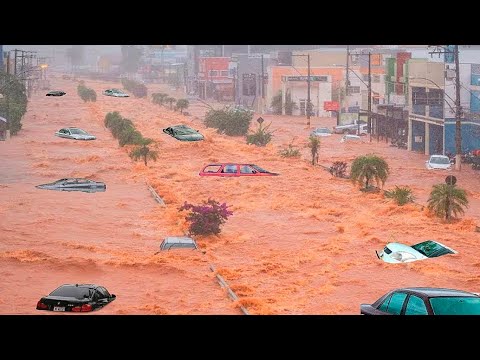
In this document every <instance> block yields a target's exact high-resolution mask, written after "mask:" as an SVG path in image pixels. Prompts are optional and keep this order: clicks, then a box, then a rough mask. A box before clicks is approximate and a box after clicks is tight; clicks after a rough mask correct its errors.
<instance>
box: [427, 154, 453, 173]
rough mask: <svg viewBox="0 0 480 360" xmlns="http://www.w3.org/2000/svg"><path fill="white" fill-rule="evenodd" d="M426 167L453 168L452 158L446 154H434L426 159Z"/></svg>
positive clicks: (437, 168) (429, 168)
mask: <svg viewBox="0 0 480 360" xmlns="http://www.w3.org/2000/svg"><path fill="white" fill-rule="evenodd" d="M425 167H426V168H427V169H428V170H432V169H433V170H451V168H452V163H451V162H450V158H449V157H448V156H445V155H432V156H430V159H428V160H427V161H425Z"/></svg>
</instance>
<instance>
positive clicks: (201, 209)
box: [179, 199, 233, 235]
mask: <svg viewBox="0 0 480 360" xmlns="http://www.w3.org/2000/svg"><path fill="white" fill-rule="evenodd" d="M227 207H228V206H227V204H226V203H223V204H220V203H219V202H218V201H215V200H212V199H208V200H207V201H203V204H202V205H193V204H189V203H187V202H186V201H185V203H184V204H183V205H182V206H181V207H180V209H179V211H183V210H190V213H189V214H188V215H187V216H186V217H185V220H186V221H187V222H189V223H190V226H189V229H188V230H189V232H190V234H191V235H211V234H219V233H220V231H221V230H220V226H221V225H222V224H223V223H225V221H226V220H227V218H228V217H229V216H230V215H233V211H229V210H228V209H227Z"/></svg>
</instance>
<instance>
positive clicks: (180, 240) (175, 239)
mask: <svg viewBox="0 0 480 360" xmlns="http://www.w3.org/2000/svg"><path fill="white" fill-rule="evenodd" d="M163 243H165V244H194V243H195V240H193V239H192V238H189V237H187V236H168V237H166V238H165V240H163Z"/></svg>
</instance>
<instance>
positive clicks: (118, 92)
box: [103, 89, 129, 97]
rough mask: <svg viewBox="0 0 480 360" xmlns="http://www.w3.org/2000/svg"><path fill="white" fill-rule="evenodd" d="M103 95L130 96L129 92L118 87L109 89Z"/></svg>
mask: <svg viewBox="0 0 480 360" xmlns="http://www.w3.org/2000/svg"><path fill="white" fill-rule="evenodd" d="M103 95H107V96H114V97H129V95H128V94H126V93H124V92H123V91H121V90H118V89H107V90H105V91H104V92H103Z"/></svg>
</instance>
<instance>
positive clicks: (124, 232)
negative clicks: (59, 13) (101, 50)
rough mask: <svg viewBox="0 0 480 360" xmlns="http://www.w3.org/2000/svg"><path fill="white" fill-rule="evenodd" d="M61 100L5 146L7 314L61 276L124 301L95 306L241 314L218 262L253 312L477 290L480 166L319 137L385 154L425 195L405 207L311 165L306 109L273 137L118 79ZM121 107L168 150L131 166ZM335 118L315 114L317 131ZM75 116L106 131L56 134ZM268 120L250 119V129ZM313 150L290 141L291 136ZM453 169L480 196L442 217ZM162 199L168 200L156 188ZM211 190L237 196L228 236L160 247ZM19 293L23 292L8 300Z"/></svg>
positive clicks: (33, 105) (32, 116)
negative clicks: (393, 260)
mask: <svg viewBox="0 0 480 360" xmlns="http://www.w3.org/2000/svg"><path fill="white" fill-rule="evenodd" d="M52 83H54V84H56V85H57V87H58V89H61V90H64V91H66V92H67V95H66V96H63V97H45V94H44V93H41V92H39V93H38V94H35V95H34V96H33V97H32V99H31V102H30V105H29V110H28V113H27V115H26V116H25V119H24V121H23V124H24V125H23V130H22V131H21V132H20V134H19V135H18V136H16V137H13V138H12V140H10V141H7V142H0V154H1V158H2V169H1V171H0V237H1V241H0V276H1V278H2V286H1V287H0V295H1V296H0V313H2V314H39V313H41V314H45V312H41V311H37V310H35V305H36V302H37V301H38V300H39V298H40V297H41V296H42V295H46V294H48V293H49V292H50V291H52V290H53V289H54V288H56V287H57V286H58V285H61V284H63V283H77V282H85V283H98V284H101V285H104V286H105V287H106V288H107V289H109V290H110V291H111V292H112V293H114V294H116V295H117V299H116V300H115V301H114V302H112V303H111V304H110V305H108V306H106V307H105V308H104V309H102V310H100V311H99V312H97V313H98V314H240V310H239V306H238V305H239V304H238V303H234V302H232V301H231V300H230V299H229V298H228V295H227V293H226V292H225V290H223V289H222V288H221V287H220V286H219V285H218V283H217V282H216V280H215V276H214V273H213V272H212V271H211V270H210V265H213V266H214V267H215V268H216V271H217V272H218V273H219V274H221V275H222V276H223V277H224V278H225V279H226V281H227V282H228V283H229V285H230V286H231V288H232V289H233V290H234V291H235V292H236V294H237V295H238V296H239V297H240V300H239V302H240V303H241V304H242V305H243V306H245V307H246V308H247V309H248V310H249V312H250V313H252V314H358V313H359V308H360V304H361V303H371V302H373V301H375V300H376V299H378V298H379V297H380V296H381V295H383V294H384V293H385V292H387V291H389V290H391V289H394V288H397V287H404V286H434V287H450V288H456V289H462V290H467V291H472V292H477V291H479V290H480V278H479V277H478V271H479V270H480V261H479V260H478V256H477V253H476V246H477V243H478V242H479V241H480V233H478V232H475V227H476V225H480V221H479V214H480V211H479V210H480V190H479V187H478V184H479V180H480V172H479V171H477V172H475V171H474V170H472V169H470V168H469V167H467V166H465V165H464V166H463V169H462V172H461V173H457V172H455V171H451V172H448V173H447V172H443V171H428V170H426V169H425V165H424V163H425V160H426V159H427V158H428V157H427V156H426V155H422V154H417V153H413V152H408V151H407V150H403V149H398V148H395V147H390V146H389V144H386V143H385V142H382V141H378V142H377V140H376V139H372V141H371V142H369V141H368V140H369V138H368V136H367V137H365V139H364V140H365V142H362V143H340V138H341V136H340V135H332V136H330V137H327V138H322V139H321V149H320V156H319V158H320V164H322V165H324V166H330V165H331V164H332V163H333V162H334V161H337V160H341V161H346V162H347V163H351V161H352V160H353V159H354V158H355V157H356V156H358V155H362V154H367V153H375V154H378V155H381V156H383V157H384V158H385V159H386V160H387V162H388V163H389V165H390V167H391V175H390V177H389V179H388V180H387V182H386V184H385V189H391V188H394V186H395V185H399V186H401V185H408V186H410V187H411V188H412V189H413V192H414V195H415V196H416V202H417V204H410V205H406V206H403V207H398V206H396V205H395V204H394V203H392V201H391V200H387V199H384V198H383V196H382V195H379V194H364V193H363V192H360V191H359V190H358V188H357V187H356V186H354V185H353V184H352V183H351V182H350V181H349V180H345V179H337V178H333V177H332V176H331V175H330V174H329V173H328V172H327V171H325V170H324V169H323V168H322V167H320V166H315V167H314V166H312V165H311V164H310V163H309V160H310V159H309V149H307V148H305V145H306V140H307V137H308V134H309V131H310V130H309V129H308V128H307V127H306V125H305V124H306V119H304V118H299V117H288V116H273V115H265V116H262V117H263V118H264V119H265V120H266V121H265V124H268V123H270V122H271V123H272V125H271V129H274V130H275V132H274V138H273V141H272V143H271V144H269V145H267V146H266V147H264V148H258V147H255V146H253V145H247V144H245V140H244V139H243V138H242V137H228V136H223V135H218V134H216V133H215V131H214V130H213V129H206V128H205V127H204V126H203V124H202V123H201V120H200V118H201V116H202V113H203V112H204V110H205V109H204V108H202V107H200V106H197V107H195V106H192V109H189V110H187V111H189V112H190V113H192V116H184V115H181V114H180V113H178V112H173V111H171V110H169V109H167V108H165V107H161V106H159V105H154V104H152V103H151V102H149V101H148V100H146V99H136V98H134V97H130V98H113V97H106V96H103V95H102V94H101V92H102V91H103V90H105V89H106V88H111V87H120V85H118V84H112V83H101V82H95V81H91V80H88V79H87V80H85V84H86V86H88V87H92V88H94V89H95V90H96V92H97V102H95V103H86V104H85V103H83V101H82V100H81V99H80V98H79V97H78V95H77V94H76V86H77V83H76V82H74V81H72V80H61V79H58V78H57V79H55V80H54V81H52ZM109 111H119V112H120V113H121V115H122V116H124V117H126V118H129V119H131V120H132V121H133V122H134V123H135V125H136V127H137V129H138V130H139V131H140V132H141V133H142V134H143V135H144V136H145V137H150V138H153V139H154V140H155V141H156V143H157V145H158V149H157V150H158V152H159V159H158V161H157V162H151V163H150V162H149V164H148V167H145V166H144V164H143V162H141V161H140V162H133V161H132V160H130V158H129V157H128V154H127V148H120V147H119V146H118V143H117V141H116V140H115V139H113V137H112V136H111V134H110V132H109V130H108V129H106V128H105V127H104V126H103V120H104V117H105V115H106V113H107V112H109ZM181 123H183V124H186V125H189V126H192V127H194V128H195V129H198V130H200V131H201V132H202V133H203V134H204V135H205V141H200V142H180V141H177V140H175V139H174V138H172V137H170V136H168V135H166V134H164V133H163V132H162V129H163V128H165V127H167V126H171V125H177V124H181ZM334 123H335V120H334V119H329V118H312V124H311V125H312V128H313V127H316V126H329V127H331V126H333V125H334ZM64 126H78V127H81V128H83V129H85V130H87V131H89V132H91V133H93V134H94V135H96V136H97V140H95V141H89V142H78V141H73V140H67V139H61V138H57V137H55V136H54V135H53V134H54V132H55V131H56V130H58V129H59V128H61V127H64ZM255 126H256V123H254V124H253V127H255ZM292 142H293V144H295V145H297V146H299V147H300V149H301V150H302V158H301V159H285V158H282V157H280V156H279V155H278V151H279V150H280V149H282V148H284V147H286V146H287V145H288V144H289V143H292ZM210 162H248V163H254V164H257V165H259V166H261V167H263V168H265V169H267V170H270V171H273V172H278V173H280V176H276V177H258V178H255V177H252V178H250V177H249V178H215V177H200V176H199V175H198V172H199V171H200V169H201V168H202V167H203V166H204V165H206V164H208V163H210ZM450 173H451V174H454V175H455V176H457V179H458V182H457V185H458V186H460V187H462V188H464V189H466V190H467V194H468V197H469V200H470V206H469V208H468V209H467V210H466V213H465V216H463V217H462V218H461V220H460V221H458V222H455V223H452V224H445V223H444V222H443V221H442V220H440V219H437V218H435V217H433V216H432V215H430V214H428V212H427V211H426V210H425V209H424V208H422V205H424V204H426V200H427V198H428V195H429V192H430V190H431V187H432V185H434V184H438V183H442V182H444V179H445V176H446V175H447V174H450ZM70 176H74V177H88V178H91V179H94V180H99V181H103V182H105V183H106V184H107V190H106V192H104V193H81V192H80V193H76V192H57V191H47V190H39V189H36V188H35V187H34V186H35V185H38V184H42V183H46V182H51V181H54V180H57V179H60V178H62V177H70ZM146 182H147V183H149V184H150V185H151V186H152V187H153V188H155V190H156V191H157V192H158V194H159V195H160V196H161V197H162V198H163V199H164V201H165V203H166V207H162V206H160V205H159V204H157V203H156V202H155V201H154V200H153V197H152V196H151V194H150V193H149V191H148V188H147V186H146V184H145V183H146ZM208 198H212V199H215V200H217V201H219V202H226V203H227V204H228V205H231V210H233V213H234V214H233V216H231V217H230V218H229V219H228V220H227V222H226V223H225V224H224V226H223V228H222V233H221V234H220V235H219V236H208V237H198V238H197V242H198V243H199V246H200V247H201V250H202V251H198V252H192V251H173V250H172V251H170V252H165V253H163V252H162V253H157V251H158V249H159V245H160V242H161V241H162V239H163V238H164V237H166V236H175V235H183V234H184V232H185V231H186V224H185V221H184V217H185V212H179V211H178V208H179V207H180V206H181V205H182V204H183V202H184V201H187V202H191V203H200V202H201V201H202V200H207V199H208ZM427 239H434V240H437V241H439V242H441V243H443V244H445V245H447V246H449V247H451V248H453V249H455V250H457V251H458V254H455V255H447V256H443V257H440V258H435V259H427V260H424V261H417V262H414V263H408V264H386V263H384V262H382V261H381V260H378V259H377V257H376V255H375V250H381V249H382V248H383V246H384V245H385V244H386V243H388V242H391V241H398V242H402V243H405V244H415V243H417V242H421V241H424V240H427ZM9 299H15V301H11V300H9Z"/></svg>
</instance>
